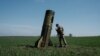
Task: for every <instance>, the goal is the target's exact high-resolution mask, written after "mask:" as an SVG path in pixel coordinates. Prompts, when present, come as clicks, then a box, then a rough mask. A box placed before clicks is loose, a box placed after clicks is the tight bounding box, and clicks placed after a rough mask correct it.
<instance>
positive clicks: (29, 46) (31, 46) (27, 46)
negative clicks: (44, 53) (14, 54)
mask: <svg viewBox="0 0 100 56" xmlns="http://www.w3.org/2000/svg"><path fill="white" fill-rule="evenodd" d="M17 47H25V48H36V47H35V46H33V45H17Z"/></svg>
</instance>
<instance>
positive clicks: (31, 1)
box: [0, 0, 100, 36]
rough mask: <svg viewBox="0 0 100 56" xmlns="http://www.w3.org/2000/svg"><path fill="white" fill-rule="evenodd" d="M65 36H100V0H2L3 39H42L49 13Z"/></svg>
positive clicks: (0, 19) (0, 11)
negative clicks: (49, 12)
mask: <svg viewBox="0 0 100 56" xmlns="http://www.w3.org/2000/svg"><path fill="white" fill-rule="evenodd" d="M48 9H50V10H53V11H55V16H54V23H53V28H52V35H56V31H55V28H56V27H55V24H56V23H59V24H60V25H61V26H62V27H63V28H64V33H65V35H67V36H68V35H69V34H70V33H71V34H72V35H73V36H96V35H100V0H0V36H39V35H40V34H41V30H42V24H43V20H44V16H45V11H46V10H48Z"/></svg>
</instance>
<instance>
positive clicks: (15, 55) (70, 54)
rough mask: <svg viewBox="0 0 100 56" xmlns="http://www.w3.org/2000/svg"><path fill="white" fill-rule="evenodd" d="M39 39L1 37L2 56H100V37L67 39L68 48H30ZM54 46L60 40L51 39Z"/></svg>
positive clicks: (0, 48)
mask: <svg viewBox="0 0 100 56" xmlns="http://www.w3.org/2000/svg"><path fill="white" fill-rule="evenodd" d="M37 39H38V37H29V36H26V37H23V36H7V37H3V36H1V37H0V56H100V37H99V36H98V37H95V36H94V37H76V38H75V37H66V40H67V43H68V47H67V48H56V47H54V46H53V47H48V48H43V49H39V48H29V47H26V46H27V45H31V46H34V44H35V41H36V40H37ZM51 40H52V42H53V44H54V45H56V44H58V43H59V42H58V38H55V37H54V38H51Z"/></svg>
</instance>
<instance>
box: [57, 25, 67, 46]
mask: <svg viewBox="0 0 100 56" xmlns="http://www.w3.org/2000/svg"><path fill="white" fill-rule="evenodd" d="M56 31H57V35H58V37H59V44H60V45H59V46H60V47H62V41H63V43H64V46H66V45H67V43H66V40H65V38H64V29H63V27H60V26H57V29H56Z"/></svg>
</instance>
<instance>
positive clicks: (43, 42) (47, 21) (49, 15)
mask: <svg viewBox="0 0 100 56" xmlns="http://www.w3.org/2000/svg"><path fill="white" fill-rule="evenodd" d="M54 14H55V12H54V11H53V10H46V13H45V18H44V22H43V26H42V31H41V37H40V39H39V40H38V41H37V43H36V44H35V46H37V47H46V46H48V45H49V44H51V40H50V35H51V30H52V24H53V20H54Z"/></svg>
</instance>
